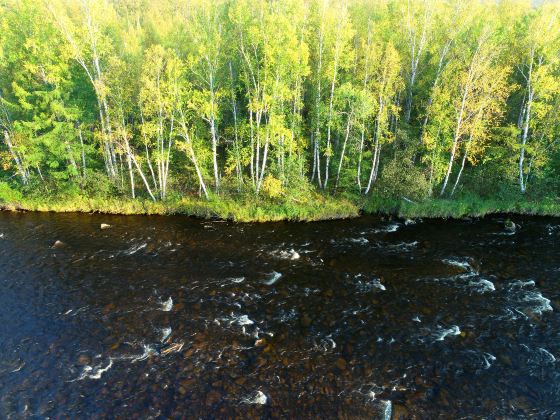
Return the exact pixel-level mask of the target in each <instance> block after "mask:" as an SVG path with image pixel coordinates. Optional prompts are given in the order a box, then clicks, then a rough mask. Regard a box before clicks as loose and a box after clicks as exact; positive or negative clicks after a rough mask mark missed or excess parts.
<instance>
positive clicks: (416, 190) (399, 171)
mask: <svg viewBox="0 0 560 420" xmlns="http://www.w3.org/2000/svg"><path fill="white" fill-rule="evenodd" d="M375 193H378V194H379V195H381V197H383V198H387V199H402V198H403V197H404V198H405V199H409V200H424V199H426V198H427V197H428V196H429V194H430V184H429V181H428V179H427V178H426V175H425V174H424V172H423V171H422V170H421V169H420V168H418V167H416V166H414V164H413V163H412V161H411V160H409V159H406V158H404V159H393V160H391V161H390V162H387V163H386V164H385V165H384V166H383V170H382V171H381V177H380V179H379V184H378V186H377V188H376V190H375V191H374V194H375Z"/></svg>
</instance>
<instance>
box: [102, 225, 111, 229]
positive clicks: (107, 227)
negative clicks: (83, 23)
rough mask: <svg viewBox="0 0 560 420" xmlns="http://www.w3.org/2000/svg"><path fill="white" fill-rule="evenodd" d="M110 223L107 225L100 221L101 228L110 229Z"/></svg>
mask: <svg viewBox="0 0 560 420" xmlns="http://www.w3.org/2000/svg"><path fill="white" fill-rule="evenodd" d="M110 228H111V225H108V224H107V223H101V229H102V230H103V229H110Z"/></svg>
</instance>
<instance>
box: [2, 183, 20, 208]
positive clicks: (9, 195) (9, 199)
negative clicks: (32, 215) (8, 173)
mask: <svg viewBox="0 0 560 420" xmlns="http://www.w3.org/2000/svg"><path fill="white" fill-rule="evenodd" d="M21 199H22V195H21V192H19V191H17V190H14V189H13V188H12V187H10V185H9V184H8V183H7V182H1V181H0V203H16V202H18V201H21Z"/></svg>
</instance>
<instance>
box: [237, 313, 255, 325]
mask: <svg viewBox="0 0 560 420" xmlns="http://www.w3.org/2000/svg"><path fill="white" fill-rule="evenodd" d="M231 323H232V324H237V325H241V326H243V325H253V324H254V323H255V321H253V320H252V319H249V317H248V316H247V315H240V316H238V317H234V318H233V320H232V321H231Z"/></svg>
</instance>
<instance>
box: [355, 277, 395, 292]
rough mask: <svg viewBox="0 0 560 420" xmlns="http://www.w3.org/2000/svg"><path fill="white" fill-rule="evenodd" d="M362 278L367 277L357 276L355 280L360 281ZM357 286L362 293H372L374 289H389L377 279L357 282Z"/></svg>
mask: <svg viewBox="0 0 560 420" xmlns="http://www.w3.org/2000/svg"><path fill="white" fill-rule="evenodd" d="M362 277H365V276H364V275H363V274H357V275H356V276H355V277H354V278H355V279H360V278H362ZM355 284H356V287H357V288H358V290H359V291H360V292H362V293H367V292H371V291H372V290H373V289H379V290H387V288H386V287H385V286H384V285H383V284H382V283H381V280H380V279H378V278H376V277H374V278H372V279H371V280H357V281H356V283H355Z"/></svg>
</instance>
